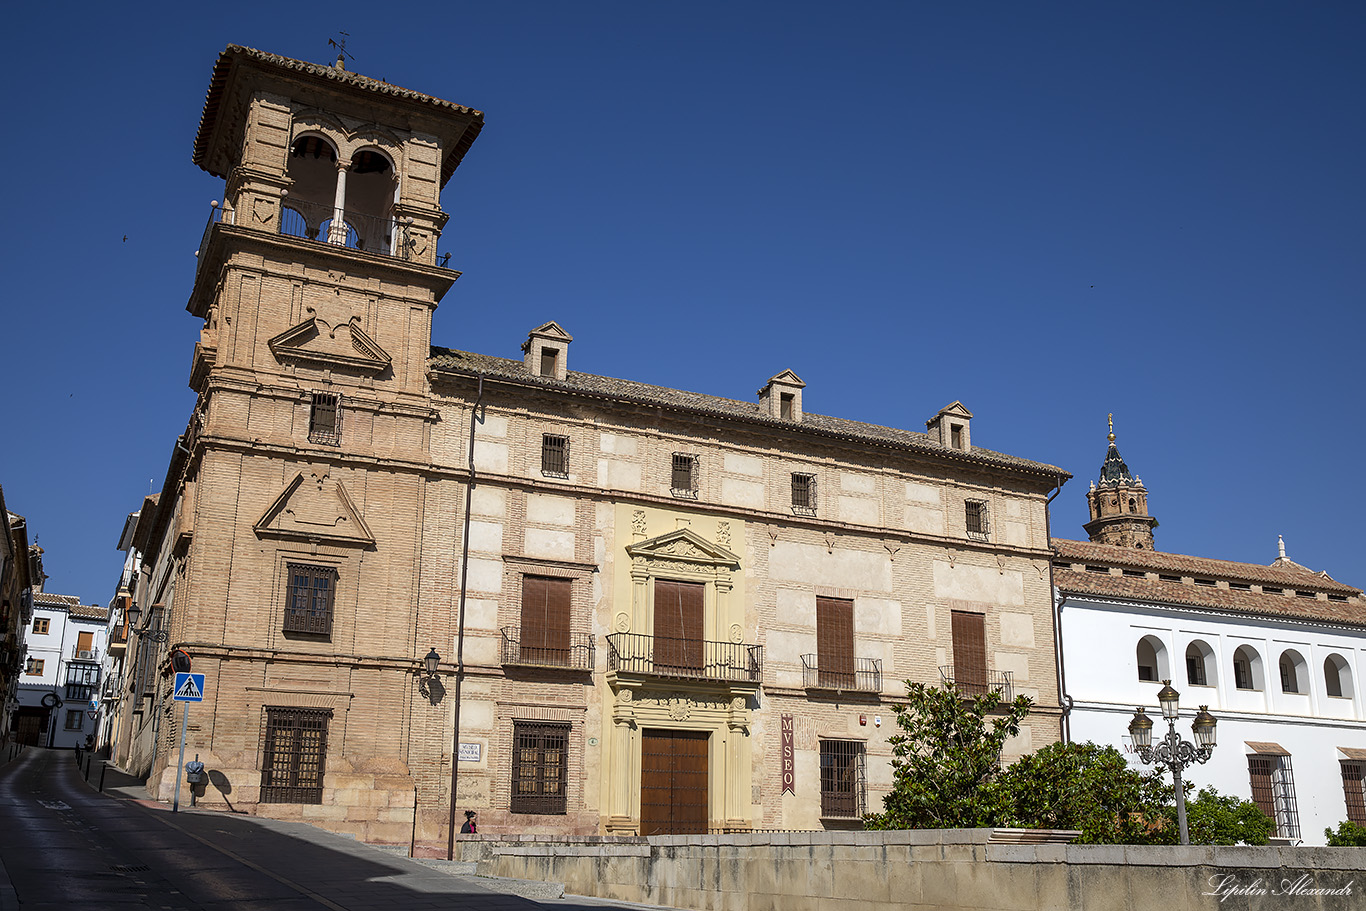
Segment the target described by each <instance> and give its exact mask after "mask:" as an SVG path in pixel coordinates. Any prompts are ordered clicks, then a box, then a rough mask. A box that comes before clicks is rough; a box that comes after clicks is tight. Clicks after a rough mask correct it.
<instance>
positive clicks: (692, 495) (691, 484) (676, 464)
mask: <svg viewBox="0 0 1366 911" xmlns="http://www.w3.org/2000/svg"><path fill="white" fill-rule="evenodd" d="M670 485H671V489H672V491H673V495H674V496H676V497H687V498H688V499H691V500H695V499H697V456H695V455H689V454H688V453H685V452H675V453H674V458H673V470H672V472H671V476H670Z"/></svg>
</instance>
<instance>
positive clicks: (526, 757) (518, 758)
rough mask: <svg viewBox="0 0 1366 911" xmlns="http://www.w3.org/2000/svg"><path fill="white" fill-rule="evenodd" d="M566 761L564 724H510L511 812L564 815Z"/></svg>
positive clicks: (567, 777) (566, 730)
mask: <svg viewBox="0 0 1366 911" xmlns="http://www.w3.org/2000/svg"><path fill="white" fill-rule="evenodd" d="M568 759H569V725H568V724H550V723H545V722H524V721H514V722H513V723H512V800H511V806H510V809H511V810H512V812H514V813H543V814H563V813H565V812H566V810H567V800H566V797H565V792H566V787H567V783H568V780H569V776H568V769H567V766H568V764H569V763H568Z"/></svg>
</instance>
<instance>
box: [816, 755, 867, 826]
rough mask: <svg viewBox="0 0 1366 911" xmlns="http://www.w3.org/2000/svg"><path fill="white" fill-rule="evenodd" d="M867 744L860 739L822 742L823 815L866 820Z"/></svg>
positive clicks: (829, 817) (826, 817)
mask: <svg viewBox="0 0 1366 911" xmlns="http://www.w3.org/2000/svg"><path fill="white" fill-rule="evenodd" d="M865 767H866V762H865V758H864V745H863V743H862V742H860V741H857V740H822V741H821V816H822V817H823V818H825V819H862V818H863V814H864V811H865V803H866V787H865V777H864V776H865Z"/></svg>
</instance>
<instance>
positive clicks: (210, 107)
mask: <svg viewBox="0 0 1366 911" xmlns="http://www.w3.org/2000/svg"><path fill="white" fill-rule="evenodd" d="M237 57H247V58H251V59H252V60H255V61H257V62H259V63H265V64H268V65H270V66H276V67H279V68H281V69H286V70H293V71H295V72H298V73H305V74H307V75H309V76H315V77H319V78H322V79H330V80H332V81H333V82H340V83H343V84H345V85H351V86H355V87H357V88H361V89H366V90H367V91H371V92H376V93H378V94H381V95H388V96H390V97H392V98H402V99H405V100H408V101H415V102H417V103H419V104H424V105H428V106H430V107H432V108H434V109H436V110H440V111H448V112H452V113H458V114H465V115H468V116H469V117H471V118H472V119H473V121H474V122H473V123H472V124H471V126H470V129H468V130H467V131H466V132H465V135H464V137H463V138H462V139H461V141H460V143H459V146H458V148H455V149H448V150H447V155H446V160H445V161H444V162H442V166H441V183H442V184H443V185H444V184H445V183H446V181H447V180H449V179H450V176H451V174H452V173H454V171H455V169H456V167H457V166H459V164H460V160H461V159H462V158H463V157H464V156H465V152H467V151H468V150H469V147H470V145H471V144H472V143H473V142H474V138H475V136H477V135H478V134H479V130H480V129H481V128H482V127H483V123H484V114H483V112H482V111H476V110H475V109H474V108H468V107H465V106H464V105H463V104H456V103H455V102H453V101H446V100H444V99H441V98H434V97H433V96H431V95H425V94H423V93H422V92H414V91H413V90H412V89H405V88H402V87H400V86H397V85H390V84H389V83H387V82H384V81H382V80H379V79H371V78H370V77H369V76H362V75H360V74H359V73H352V72H348V71H347V70H341V69H337V68H336V67H335V66H324V65H322V64H317V63H309V62H307V61H304V60H295V59H293V58H291V57H282V56H280V55H279V54H268V53H266V52H265V51H258V50H256V49H255V48H250V47H242V46H241V45H237V44H229V45H228V46H227V48H226V49H225V50H224V51H223V53H221V54H219V55H218V61H217V62H216V63H215V64H214V68H213V76H212V78H211V79H210V80H209V91H208V95H207V97H206V98H205V99H204V112H203V114H202V115H200V118H199V132H198V134H197V135H196V136H195V141H194V161H195V164H197V165H200V166H203V165H204V164H205V156H207V155H208V151H209V139H210V135H211V133H212V129H211V125H212V124H213V122H214V120H216V119H217V117H218V108H219V105H220V103H221V102H222V100H223V98H222V95H223V88H224V86H225V85H226V83H227V79H228V72H229V71H230V70H231V68H232V62H233V60H234V59H235V58H237ZM219 176H225V175H219Z"/></svg>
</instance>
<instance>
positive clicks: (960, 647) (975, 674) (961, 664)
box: [952, 611, 988, 696]
mask: <svg viewBox="0 0 1366 911" xmlns="http://www.w3.org/2000/svg"><path fill="white" fill-rule="evenodd" d="M952 620H953V682H954V683H956V684H957V685H958V690H959V692H961V693H963V694H964V695H968V696H978V695H981V694H983V693H985V692H987V689H988V685H987V684H988V680H987V626H986V624H987V618H986V617H985V616H984V615H982V614H971V613H967V612H966V611H954V612H953V615H952Z"/></svg>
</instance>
